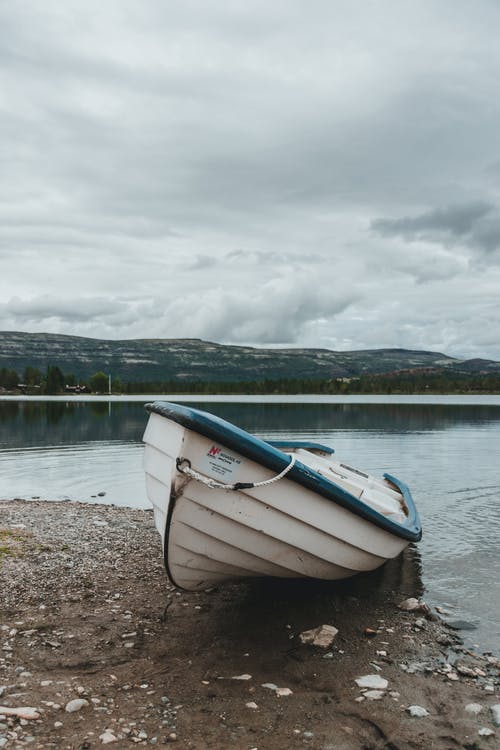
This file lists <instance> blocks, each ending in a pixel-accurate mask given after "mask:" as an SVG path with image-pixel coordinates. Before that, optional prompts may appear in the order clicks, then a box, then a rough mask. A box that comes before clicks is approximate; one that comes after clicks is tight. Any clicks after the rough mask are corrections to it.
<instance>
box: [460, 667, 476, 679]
mask: <svg viewBox="0 0 500 750" xmlns="http://www.w3.org/2000/svg"><path fill="white" fill-rule="evenodd" d="M455 669H456V670H457V672H458V674H461V675H462V676H463V677H477V674H476V673H475V672H474V670H473V669H470V667H466V666H464V665H463V664H457V665H456V666H455Z"/></svg>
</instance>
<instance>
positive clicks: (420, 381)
mask: <svg viewBox="0 0 500 750" xmlns="http://www.w3.org/2000/svg"><path fill="white" fill-rule="evenodd" d="M0 391H2V392H3V393H12V394H16V393H17V394H27V395H48V396H49V395H61V394H64V393H67V394H78V393H95V394H107V393H114V394H123V395H127V394H130V395H132V394H140V393H151V394H162V393H169V394H170V393H172V394H197V393H199V394H200V395H208V394H249V395H251V394H261V395H266V394H268V395H269V394H299V393H304V394H314V393H317V394H339V395H344V394H346V395H348V394H358V393H373V394H395V395H397V394H419V393H436V394H439V393H441V394H445V393H463V394H466V393H476V394H477V393H482V394H485V393H492V394H494V393H500V375H488V374H477V373H476V374H470V373H461V372H457V371H453V370H441V371H439V370H432V371H431V370H430V369H429V368H426V369H422V370H421V371H418V370H412V371H410V372H394V373H384V374H379V375H373V374H371V375H361V376H359V377H352V378H294V377H293V375H292V376H290V377H289V378H279V379H275V380H273V379H268V378H266V379H262V380H248V381H239V382H225V381H206V382H205V381H200V380H189V379H188V378H184V379H181V378H178V379H176V380H165V381H155V382H137V381H133V382H122V381H121V380H119V379H118V378H114V379H113V378H111V377H110V376H109V375H107V374H106V373H104V372H96V373H95V374H94V375H92V376H91V377H90V378H88V379H87V380H85V381H80V380H79V379H78V378H76V377H75V375H73V374H72V373H63V372H62V370H61V369H60V368H59V367H58V366H57V365H49V367H47V370H46V372H43V373H42V372H41V371H40V370H39V369H37V368H35V367H26V369H25V371H24V372H23V373H22V376H20V375H19V374H18V373H17V372H16V371H15V370H9V369H7V368H5V367H4V368H1V369H0Z"/></svg>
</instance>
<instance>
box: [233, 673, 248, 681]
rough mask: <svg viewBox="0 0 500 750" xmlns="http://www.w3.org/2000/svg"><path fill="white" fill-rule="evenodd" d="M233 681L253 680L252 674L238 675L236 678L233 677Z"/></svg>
mask: <svg viewBox="0 0 500 750" xmlns="http://www.w3.org/2000/svg"><path fill="white" fill-rule="evenodd" d="M231 679H232V680H251V679H252V675H251V674H237V675H236V676H235V677H231Z"/></svg>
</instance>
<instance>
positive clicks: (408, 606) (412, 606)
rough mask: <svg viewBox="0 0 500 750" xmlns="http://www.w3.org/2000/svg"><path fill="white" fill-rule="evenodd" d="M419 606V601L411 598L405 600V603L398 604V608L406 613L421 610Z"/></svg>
mask: <svg viewBox="0 0 500 750" xmlns="http://www.w3.org/2000/svg"><path fill="white" fill-rule="evenodd" d="M419 605H420V602H419V601H418V599H415V598H414V597H411V598H410V599H405V600H404V601H403V602H400V603H399V604H398V608H399V609H403V610H404V611H405V612H413V611H414V610H416V609H418V608H419Z"/></svg>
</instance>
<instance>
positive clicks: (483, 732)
mask: <svg viewBox="0 0 500 750" xmlns="http://www.w3.org/2000/svg"><path fill="white" fill-rule="evenodd" d="M478 735H479V736H480V737H494V736H495V732H494V731H493V729H488V727H481V729H480V730H479V732H478Z"/></svg>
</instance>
